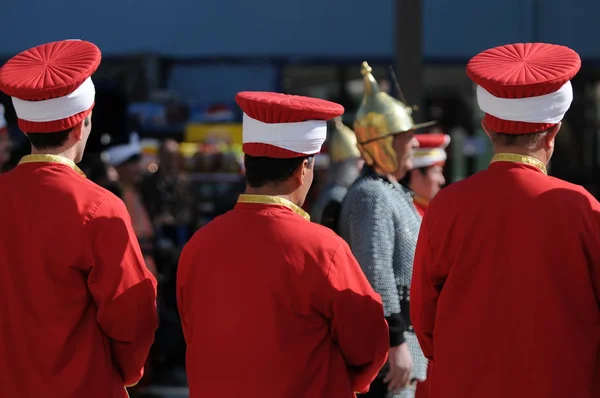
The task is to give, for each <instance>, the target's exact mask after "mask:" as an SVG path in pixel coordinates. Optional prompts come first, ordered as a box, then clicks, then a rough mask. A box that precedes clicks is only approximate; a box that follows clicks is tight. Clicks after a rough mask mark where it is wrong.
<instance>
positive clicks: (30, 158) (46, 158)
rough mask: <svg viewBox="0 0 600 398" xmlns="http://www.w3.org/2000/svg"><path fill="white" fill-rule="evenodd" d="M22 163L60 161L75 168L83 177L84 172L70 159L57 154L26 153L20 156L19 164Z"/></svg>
mask: <svg viewBox="0 0 600 398" xmlns="http://www.w3.org/2000/svg"><path fill="white" fill-rule="evenodd" d="M22 163H60V164H64V165H66V166H69V167H70V168H72V169H73V170H75V171H76V172H77V173H78V174H79V175H81V176H82V177H85V173H84V172H83V171H82V170H81V169H80V168H79V167H78V166H77V165H76V164H75V162H73V161H72V160H71V159H67V158H65V157H62V156H58V155H48V154H38V155H26V156H23V158H21V161H20V162H19V164H22Z"/></svg>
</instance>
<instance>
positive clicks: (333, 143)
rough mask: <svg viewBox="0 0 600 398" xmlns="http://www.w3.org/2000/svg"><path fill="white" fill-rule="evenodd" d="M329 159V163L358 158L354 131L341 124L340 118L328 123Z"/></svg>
mask: <svg viewBox="0 0 600 398" xmlns="http://www.w3.org/2000/svg"><path fill="white" fill-rule="evenodd" d="M328 128H329V159H330V161H331V163H338V162H343V161H345V160H348V159H352V158H359V157H360V151H359V150H358V147H357V146H356V135H355V134H354V131H352V130H351V129H350V128H348V127H346V125H344V123H342V118H341V117H336V118H335V119H333V120H331V121H329V123H328Z"/></svg>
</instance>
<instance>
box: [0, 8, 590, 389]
mask: <svg viewBox="0 0 600 398" xmlns="http://www.w3.org/2000/svg"><path fill="white" fill-rule="evenodd" d="M1 16H2V20H3V22H2V27H3V33H2V40H1V41H0V63H4V62H5V61H6V60H8V58H10V57H11V56H13V55H14V54H16V53H18V52H20V51H22V50H25V49H27V48H29V47H32V46H35V45H38V44H41V43H46V42H50V41H54V40H62V39H68V38H71V39H84V40H88V41H92V42H94V43H95V44H97V45H98V46H99V47H100V49H101V50H102V52H103V61H102V64H101V66H100V68H99V70H98V72H97V73H96V74H95V75H94V82H95V85H96V90H97V95H96V106H95V109H94V113H93V120H92V121H93V133H92V138H91V139H90V142H89V144H88V153H87V155H86V158H85V159H84V161H83V162H82V165H81V166H82V168H83V169H84V171H85V172H86V174H87V175H88V177H89V178H91V179H93V180H94V181H96V182H98V183H99V184H101V185H104V186H106V187H107V188H109V189H111V190H113V191H114V192H115V193H117V194H118V195H120V196H121V197H123V198H124V200H126V202H127V200H130V202H129V203H127V204H128V208H130V209H132V208H135V209H138V210H140V212H139V214H141V215H139V216H136V217H134V223H136V222H137V223H139V224H140V225H143V224H144V222H146V224H148V222H149V225H150V227H148V228H146V229H144V228H143V227H140V228H139V229H138V230H139V231H140V232H139V234H140V235H139V238H140V242H146V244H145V245H144V252H145V254H146V256H147V261H148V264H149V267H151V269H152V270H153V271H154V272H155V273H156V275H157V276H158V277H159V281H160V292H159V293H160V298H159V311H160V318H161V326H160V328H159V331H158V332H157V336H156V344H155V346H154V348H153V352H152V354H151V358H150V359H149V362H148V366H147V371H146V373H147V374H146V376H145V377H144V379H143V380H142V382H141V383H140V385H138V386H137V387H135V388H134V389H132V390H131V395H132V396H154V397H159V396H160V397H185V396H187V395H186V394H187V390H186V388H185V385H186V380H185V372H184V350H185V345H184V342H183V338H182V335H181V331H180V327H179V320H178V316H177V310H176V304H175V296H174V292H175V285H174V282H175V272H176V266H177V259H178V255H179V251H180V250H181V247H182V246H183V244H185V242H186V241H187V239H188V238H189V237H190V236H191V234H193V232H194V231H196V230H197V229H198V228H199V227H201V226H202V225H205V224H206V223H207V222H209V221H210V220H212V219H213V218H214V217H215V216H217V215H219V214H222V213H224V212H225V211H227V210H229V209H230V208H231V207H232V206H233V205H234V204H235V201H236V199H237V195H238V194H239V193H241V192H242V191H243V189H244V180H243V178H244V177H243V172H244V171H243V165H242V153H241V112H240V110H239V108H238V107H237V106H236V104H235V102H234V96H235V94H236V93H237V92H238V91H243V90H261V91H279V92H284V93H289V94H299V95H308V96H313V97H319V98H323V99H328V100H332V101H336V102H339V103H341V104H342V105H344V107H345V109H346V113H345V115H344V117H343V121H344V123H345V124H346V125H348V126H352V123H353V118H354V112H355V111H356V110H357V108H358V105H359V104H360V100H361V97H362V92H363V84H362V79H361V74H360V66H361V62H362V61H368V62H369V64H370V65H371V66H372V67H373V74H374V76H375V77H376V78H377V79H378V80H379V83H380V85H381V87H382V89H384V90H386V91H388V92H389V93H390V94H392V95H394V96H398V95H399V93H398V92H397V89H396V85H395V83H394V82H393V79H392V78H391V73H390V66H391V67H393V69H394V71H395V73H396V76H397V79H398V82H399V86H400V87H401V89H402V92H403V95H404V97H405V98H406V99H407V101H408V102H409V104H411V105H412V104H414V105H417V106H418V108H419V111H418V112H416V113H415V115H414V116H415V119H416V121H417V122H419V121H425V120H431V119H435V120H438V121H439V125H438V126H437V127H435V129H436V130H438V131H441V132H445V133H447V134H450V135H451V137H452V142H451V144H450V147H449V148H448V151H449V160H448V162H447V165H446V169H445V174H446V181H447V182H448V183H452V182H455V181H458V180H460V179H462V178H465V177H467V176H469V175H471V174H473V173H475V172H477V171H479V170H481V169H484V168H486V167H487V165H488V163H489V160H490V158H491V146H490V144H489V142H488V139H487V137H486V136H485V134H484V133H483V131H482V129H481V128H480V125H479V120H480V118H481V114H480V112H479V109H478V108H477V104H476V100H475V86H474V85H473V84H472V83H471V81H470V80H469V79H468V78H467V76H466V74H465V72H464V68H465V65H466V63H467V61H468V60H469V58H470V57H472V56H473V55H475V54H476V53H478V52H480V51H482V50H484V49H486V48H489V47H493V46H497V45H501V44H508V43H514V42H535V41H543V42H550V43H554V44H563V45H567V46H569V47H571V48H573V49H574V50H576V51H577V52H578V53H579V54H580V56H581V58H582V60H583V67H582V69H581V72H580V73H579V75H578V76H577V77H576V78H575V79H574V80H573V86H574V91H575V100H574V103H573V105H572V107H571V110H570V111H569V112H568V114H567V118H566V121H565V122H564V123H563V127H562V130H561V132H560V134H559V135H558V143H557V149H556V152H555V154H554V158H553V160H552V164H551V167H550V174H552V175H554V176H557V177H559V178H563V179H566V180H568V181H571V182H574V183H577V184H581V185H583V186H585V187H586V188H587V189H588V190H589V191H590V192H592V193H593V194H594V195H597V194H598V183H599V182H600V181H598V179H599V177H600V145H599V144H600V142H599V140H598V137H599V132H600V131H599V119H600V46H598V44H597V35H598V28H597V21H598V20H600V2H598V1H595V0H573V1H572V2H570V3H565V2H564V1H559V0H488V1H475V0H396V1H395V0H371V1H369V2H366V1H356V0H304V1H302V2H291V1H281V0H254V1H242V0H219V1H208V0H194V1H193V0H171V1H165V0H162V1H159V0H144V1H134V0H104V1H103V2H80V1H75V0H54V1H52V2H49V1H46V0H21V1H8V0H4V2H3V4H2V13H1ZM594 32H596V33H594ZM0 103H2V104H3V105H4V107H5V118H6V122H7V128H8V135H0V166H1V167H2V168H3V169H4V170H8V169H10V168H12V167H14V165H15V164H16V163H18V161H19V159H20V158H21V157H22V156H23V155H25V154H27V153H29V144H28V142H27V140H26V138H25V137H24V136H23V134H22V133H21V132H20V131H19V129H18V127H17V126H16V118H15V114H14V110H13V108H12V104H11V102H10V99H9V98H7V97H6V96H3V95H1V94H0ZM1 127H2V126H1V125H0V128H1ZM132 133H136V134H137V136H138V137H139V141H136V140H135V138H134V139H133V141H132ZM118 145H128V147H127V148H129V151H130V152H128V153H130V154H131V156H130V157H129V158H127V159H126V162H125V163H120V164H115V163H114V162H113V161H111V160H110V157H109V156H107V153H106V151H107V150H109V149H110V148H111V147H115V146H118ZM324 152H325V153H326V152H327V148H326V147H325V151H324ZM318 165H319V168H320V174H317V179H316V181H315V185H314V186H313V189H312V190H311V193H310V197H309V200H308V202H307V204H306V207H307V208H310V205H311V200H314V198H315V197H316V196H317V195H318V193H319V188H320V186H321V185H322V183H323V181H324V179H325V177H324V175H325V174H326V172H327V162H319V163H318ZM319 176H321V180H319ZM130 190H131V191H132V192H133V194H134V195H136V196H135V197H134V198H133V199H132V198H131V197H130V196H129V194H128V193H129V191H130ZM137 199H140V200H137ZM132 217H133V216H132ZM232 376H234V375H232Z"/></svg>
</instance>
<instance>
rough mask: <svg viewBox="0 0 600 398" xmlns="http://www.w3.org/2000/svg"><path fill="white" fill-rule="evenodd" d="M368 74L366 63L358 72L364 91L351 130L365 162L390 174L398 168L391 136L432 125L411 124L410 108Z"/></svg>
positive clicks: (431, 123)
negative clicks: (383, 89)
mask: <svg viewBox="0 0 600 398" xmlns="http://www.w3.org/2000/svg"><path fill="white" fill-rule="evenodd" d="M371 72H372V69H371V67H370V66H369V64H368V63H367V62H363V63H362V69H361V73H362V75H363V81H364V85H365V92H364V95H363V99H362V102H361V104H360V107H359V109H358V112H357V113H356V120H355V122H354V131H355V133H356V138H357V141H358V148H359V150H360V152H361V154H362V156H363V158H364V159H365V162H366V163H367V164H368V165H370V166H375V167H377V168H379V169H380V170H381V171H382V172H384V173H394V172H395V171H396V170H397V169H398V158H397V156H396V151H395V150H394V148H393V145H392V144H393V141H394V135H395V134H399V133H404V132H408V131H413V130H416V129H418V128H420V127H425V126H431V125H433V124H435V122H428V123H422V124H415V123H414V121H413V118H412V111H413V110H412V108H411V107H409V106H407V105H405V104H404V103H402V102H401V101H399V100H397V99H395V98H393V97H391V96H390V95H389V94H387V93H385V92H382V91H381V90H380V89H379V84H378V83H377V80H375V78H374V77H373V75H372V74H371Z"/></svg>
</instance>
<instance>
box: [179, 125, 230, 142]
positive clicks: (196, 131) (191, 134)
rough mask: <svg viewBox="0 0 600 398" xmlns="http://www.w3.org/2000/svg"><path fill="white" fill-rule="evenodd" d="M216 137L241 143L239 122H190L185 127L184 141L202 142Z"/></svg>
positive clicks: (219, 139)
mask: <svg viewBox="0 0 600 398" xmlns="http://www.w3.org/2000/svg"><path fill="white" fill-rule="evenodd" d="M206 139H216V140H218V141H221V140H222V141H225V142H227V143H229V144H239V145H242V124H241V123H190V124H188V125H187V126H186V129H185V141H188V142H202V141H205V140H206Z"/></svg>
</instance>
